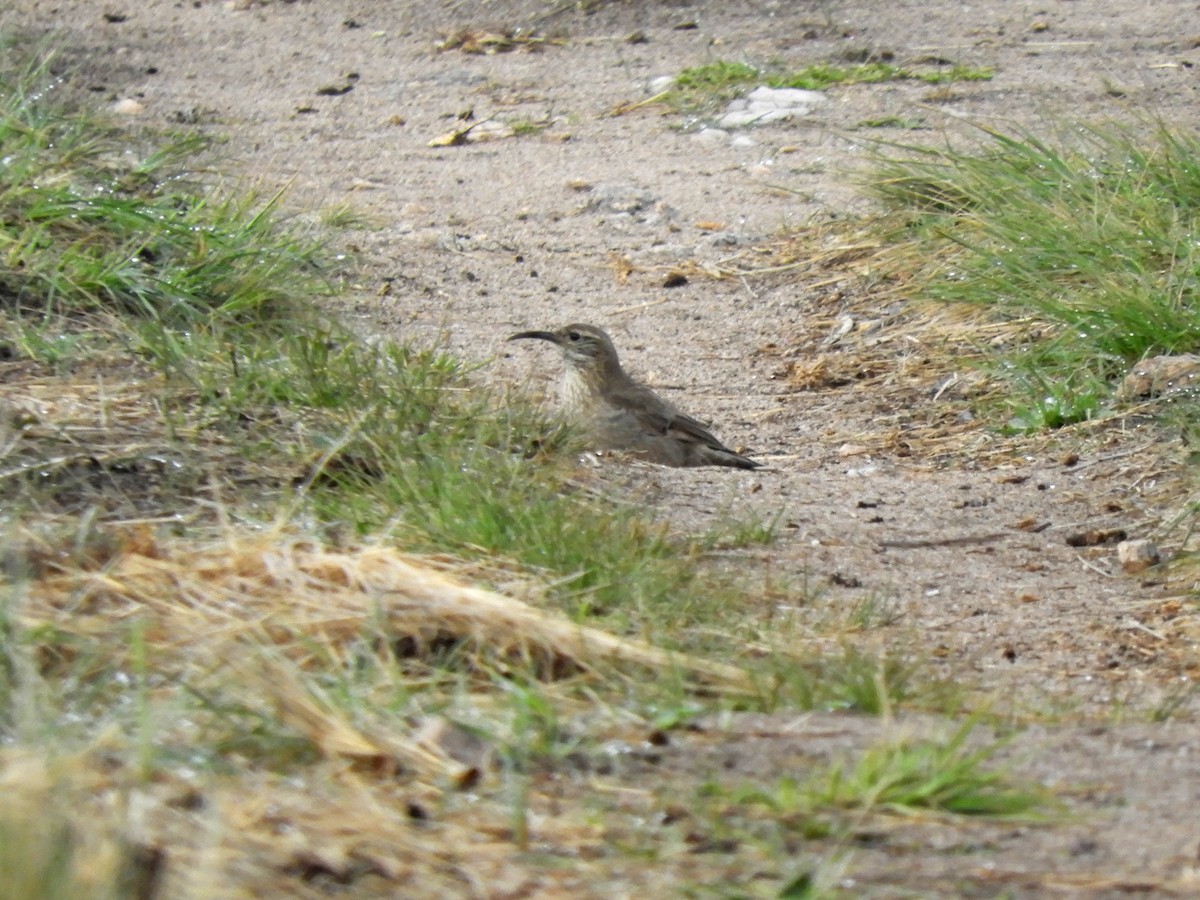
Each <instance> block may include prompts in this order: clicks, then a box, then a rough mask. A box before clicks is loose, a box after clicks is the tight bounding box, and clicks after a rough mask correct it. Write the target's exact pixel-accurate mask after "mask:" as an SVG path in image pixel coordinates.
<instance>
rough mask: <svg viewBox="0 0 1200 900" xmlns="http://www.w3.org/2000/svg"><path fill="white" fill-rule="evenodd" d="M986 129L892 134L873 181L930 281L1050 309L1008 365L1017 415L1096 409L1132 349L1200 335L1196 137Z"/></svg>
mask: <svg viewBox="0 0 1200 900" xmlns="http://www.w3.org/2000/svg"><path fill="white" fill-rule="evenodd" d="M981 137H982V141H981V143H982V146H979V147H977V148H976V149H974V150H971V151H965V150H956V149H947V148H933V149H930V148H917V147H907V146H906V147H901V146H898V145H890V146H886V147H881V149H880V156H879V159H878V160H877V165H876V167H875V170H874V172H873V174H872V175H871V176H870V182H869V187H870V189H871V190H872V191H873V192H874V193H875V194H876V195H877V196H878V197H880V198H881V199H882V200H884V202H885V203H887V204H888V205H889V207H890V208H891V209H892V210H893V211H894V212H895V213H897V215H898V221H900V222H901V223H902V225H901V228H900V230H899V232H897V231H891V232H890V233H889V236H890V238H892V239H895V238H898V237H902V238H904V239H907V240H910V241H912V242H913V244H912V246H913V247H915V248H918V250H917V253H916V254H915V255H914V258H915V257H916V256H919V257H921V258H923V259H924V260H925V262H924V263H923V264H919V269H920V270H921V273H922V275H923V278H922V279H921V281H920V287H919V291H920V293H921V294H922V295H923V296H927V297H933V298H937V299H941V300H945V301H951V302H965V303H971V304H978V305H982V306H986V307H989V308H991V309H993V310H995V312H996V313H997V315H999V316H1003V317H1007V318H1011V319H1013V320H1024V319H1032V320H1033V321H1035V322H1037V323H1041V325H1042V327H1041V328H1040V329H1027V330H1029V331H1037V332H1038V333H1036V334H1034V336H1032V337H1030V338H1028V339H1026V340H1024V341H1020V342H1019V343H1018V345H1017V346H1015V347H1013V348H1012V349H1011V352H1010V353H1008V354H1007V355H1006V356H1005V359H1004V364H1003V366H1002V367H1001V368H1000V369H999V371H1001V372H1002V373H1007V374H1008V375H1009V376H1010V377H1011V381H1012V385H1013V396H1012V397H1011V399H1010V403H1009V418H1008V419H1007V420H1006V421H1007V424H1008V425H1009V427H1011V428H1013V429H1015V430H1030V429H1038V428H1053V427H1059V426H1062V425H1066V424H1070V423H1073V422H1078V421H1081V420H1085V419H1087V418H1089V417H1093V416H1096V415H1097V414H1099V413H1101V412H1102V411H1104V410H1105V409H1106V408H1108V407H1109V405H1110V401H1111V394H1112V389H1113V387H1114V386H1115V384H1116V382H1117V381H1118V380H1119V379H1120V378H1121V377H1122V376H1123V375H1124V374H1125V373H1126V372H1127V371H1128V370H1129V368H1130V366H1131V365H1132V364H1133V363H1135V362H1137V361H1138V360H1140V359H1142V358H1143V357H1146V356H1152V355H1156V354H1174V353H1186V352H1195V351H1196V350H1198V349H1200V304H1198V303H1197V302H1196V300H1197V288H1198V286H1200V278H1198V275H1197V273H1198V272H1200V251H1198V250H1197V247H1196V243H1195V240H1194V233H1195V229H1196V226H1197V220H1198V216H1200V139H1197V138H1196V137H1195V136H1194V135H1193V134H1191V133H1189V132H1186V131H1182V130H1179V129H1176V128H1173V127H1171V126H1169V125H1167V124H1166V123H1154V124H1147V123H1143V127H1141V128H1126V127H1122V126H1117V125H1104V126H1086V125H1082V124H1078V123H1073V124H1067V125H1064V126H1063V128H1062V130H1061V132H1060V133H1059V134H1057V135H1056V136H1055V137H1054V138H1053V139H1047V138H1042V137H1038V136H1035V135H1033V134H1031V133H1028V132H1002V131H994V130H988V129H983V130H982V131H981ZM896 221H897V219H895V218H893V219H891V220H889V222H891V223H894V222H896ZM889 227H890V226H889ZM911 263H912V259H907V258H906V260H905V262H904V263H903V265H906V266H908V265H910V264H911Z"/></svg>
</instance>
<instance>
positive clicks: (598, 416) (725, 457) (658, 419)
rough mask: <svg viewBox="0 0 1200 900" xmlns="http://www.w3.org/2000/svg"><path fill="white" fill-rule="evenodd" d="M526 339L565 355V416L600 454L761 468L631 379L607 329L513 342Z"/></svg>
mask: <svg viewBox="0 0 1200 900" xmlns="http://www.w3.org/2000/svg"><path fill="white" fill-rule="evenodd" d="M525 339H536V340H541V341H549V342H550V343H552V344H555V345H556V346H557V347H558V349H559V350H560V351H562V355H563V360H564V362H565V363H566V372H565V374H564V375H563V380H562V390H561V394H562V405H563V408H564V411H565V413H566V415H567V416H568V418H570V419H572V420H575V421H576V422H577V423H578V424H580V425H581V426H582V427H583V428H584V430H586V431H587V432H588V435H589V437H590V438H591V439H592V440H593V441H594V443H595V447H596V449H597V450H614V451H621V452H624V453H626V454H628V455H629V456H631V457H635V458H638V459H642V460H644V461H646V462H652V463H658V464H659V465H664V466H678V467H684V466H732V467H735V468H739V469H757V468H759V467H760V466H761V465H762V463H760V462H756V461H755V460H752V459H750V458H749V457H746V456H743V455H742V454H740V453H737V452H736V451H734V450H730V449H729V448H728V447H726V446H725V445H724V444H722V443H721V442H720V441H719V440H717V438H716V437H715V436H714V435H713V433H712V432H711V431H709V430H708V428H706V427H705V426H704V425H703V424H701V423H700V422H698V421H696V420H695V419H693V418H692V417H691V416H687V415H684V414H683V413H682V412H680V411H679V410H678V409H676V408H675V407H674V406H672V405H671V404H670V403H668V402H667V401H666V400H663V399H662V398H661V397H659V396H658V395H657V394H656V393H654V391H652V390H650V388H648V387H646V385H644V384H638V382H636V381H634V380H633V379H632V378H630V377H629V376H628V375H627V374H626V373H625V370H624V369H622V368H621V362H620V358H619V357H618V356H617V348H616V347H615V346H614V345H613V342H612V338H610V337H609V336H608V335H607V334H606V333H605V332H604V330H603V329H601V328H597V327H596V326H595V325H584V324H578V323H577V324H573V325H567V326H565V327H563V328H560V329H558V330H557V331H520V332H518V333H516V334H513V335H509V337H508V340H510V341H518V340H525Z"/></svg>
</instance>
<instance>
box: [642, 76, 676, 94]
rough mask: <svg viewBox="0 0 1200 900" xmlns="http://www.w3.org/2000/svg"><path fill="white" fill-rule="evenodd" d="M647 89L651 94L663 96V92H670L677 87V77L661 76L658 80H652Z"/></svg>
mask: <svg viewBox="0 0 1200 900" xmlns="http://www.w3.org/2000/svg"><path fill="white" fill-rule="evenodd" d="M646 87H647V89H648V90H649V91H650V93H651V94H661V93H662V92H663V91H669V90H670V89H671V88H673V87H675V76H674V75H659V76H658V77H657V78H651V79H650V83H649V84H648V85H647V86H646Z"/></svg>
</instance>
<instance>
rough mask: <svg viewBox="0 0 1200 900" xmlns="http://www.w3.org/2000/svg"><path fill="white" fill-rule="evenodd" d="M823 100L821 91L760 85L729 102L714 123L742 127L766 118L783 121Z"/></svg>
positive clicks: (721, 126)
mask: <svg viewBox="0 0 1200 900" xmlns="http://www.w3.org/2000/svg"><path fill="white" fill-rule="evenodd" d="M825 102H827V99H826V97H825V95H824V94H822V93H820V92H818V91H804V90H800V89H799V88H771V87H766V86H765V85H764V86H762V87H757V88H755V89H754V90H752V91H751V92H750V93H749V94H747V95H746V96H745V97H742V98H740V99H738V100H734V101H733V102H732V103H730V104H729V106H728V108H726V110H725V114H724V115H722V116H721V118H719V119H717V122H716V124H717V127H718V128H742V127H745V126H747V125H765V124H767V123H768V122H785V121H787V120H788V119H793V118H795V117H797V116H807V115H808V114H809V113H811V112H812V111H813V109H815V108H816V107H817V106H820V105H821V104H822V103H825Z"/></svg>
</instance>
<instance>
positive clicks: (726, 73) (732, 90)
mask: <svg viewBox="0 0 1200 900" xmlns="http://www.w3.org/2000/svg"><path fill="white" fill-rule="evenodd" d="M993 74H994V73H993V72H992V70H991V69H987V68H974V67H970V66H963V65H959V64H957V63H956V64H954V65H952V66H949V67H915V68H914V67H905V66H896V65H892V64H891V63H882V62H866V63H857V64H854V65H845V66H839V65H833V64H827V63H818V64H814V65H810V66H805V67H803V68H801V69H796V70H792V71H782V72H781V71H778V69H777V68H774V67H768V68H765V69H759V68H756V67H755V66H752V65H750V64H748V63H744V62H729V61H727V60H717V61H715V62H711V63H706V64H704V65H702V66H695V67H693V68H690V69H684V70H683V71H682V72H680V73H679V75H678V76H676V78H675V84H674V86H673V87H672V89H671V93H670V94H669V95H668V97H667V98H666V101H667V102H668V103H669V104H670V105H672V106H674V107H675V108H676V109H679V110H684V111H693V110H703V109H712V108H715V107H717V106H719V105H721V104H723V103H726V102H728V101H729V100H732V99H733V98H735V97H738V96H740V95H741V94H744V93H745V92H746V90H747V89H748V88H751V87H753V86H755V85H759V84H765V85H767V86H769V87H776V88H782V87H788V88H803V89H805V90H813V91H819V90H824V89H825V88H829V87H832V86H834V85H838V84H879V83H881V82H885V81H922V82H925V83H926V84H949V83H953V82H961V81H986V80H988V79H990V78H992V76H993Z"/></svg>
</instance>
